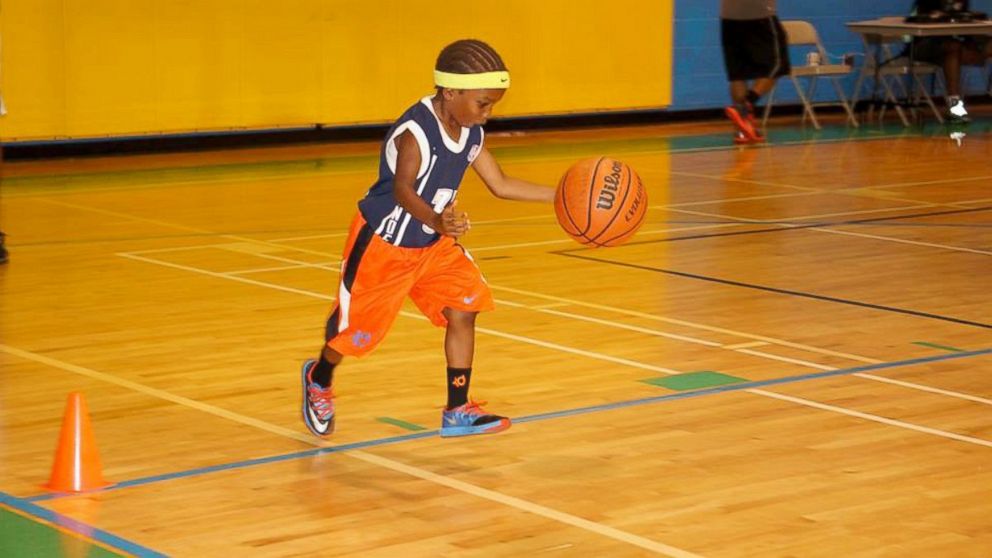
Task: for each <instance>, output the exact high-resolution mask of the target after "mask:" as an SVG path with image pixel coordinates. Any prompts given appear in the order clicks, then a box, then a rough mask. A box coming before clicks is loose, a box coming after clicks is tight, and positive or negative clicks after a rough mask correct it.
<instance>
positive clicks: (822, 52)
mask: <svg viewBox="0 0 992 558" xmlns="http://www.w3.org/2000/svg"><path fill="white" fill-rule="evenodd" d="M782 27H784V28H785V33H786V35H787V41H788V45H789V46H790V47H805V49H806V50H807V51H808V52H815V53H816V54H817V55H818V56H819V60H820V61H824V62H825V61H826V60H827V51H826V49H824V48H823V44H822V43H820V36H819V35H818V34H817V32H816V28H814V27H813V25H812V24H811V23H809V22H808V21H799V20H794V21H783V22H782ZM851 70H852V68H851V66H848V65H847V64H806V65H804V66H792V71H791V72H789V79H790V80H792V85H793V87H795V88H796V93H797V94H798V95H799V100H800V101H802V103H803V121H805V120H806V117H807V116H808V117H809V119H810V121H811V122H813V126H814V127H815V128H816V129H817V130H819V129H820V122H819V121H818V120H817V119H816V112H814V110H813V106H814V105H816V106H824V105H838V104H839V105H840V106H842V107H844V111H845V112H847V118H848V120H850V121H851V124H853V125H854V126H855V127H857V126H858V119H857V118H855V117H854V111H853V110H851V105H850V103H848V102H847V97H846V96H845V95H844V88H843V87H842V86H841V83H840V79H841V78H842V77H844V76H847V75H848V74H850V73H851ZM801 78H805V79H806V80H807V81H808V85H807V87H806V88H803V86H802V84H801V83H800V81H799V80H800V79H801ZM819 78H827V79H829V80H830V81H831V83H833V85H834V90H835V91H836V92H837V98H838V99H839V100H838V101H837V102H830V103H814V102H813V97H814V95H816V82H817V80H818V79H819ZM777 85H778V84H776V87H777ZM774 97H775V87H773V88H772V90H771V91H769V92H768V102H767V103H766V104H765V113H764V116H763V117H762V119H761V125H762V127H764V126H765V124H766V123H767V122H768V115H769V114H771V110H772V103H773V101H774Z"/></svg>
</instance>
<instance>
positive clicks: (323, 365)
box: [310, 355, 337, 389]
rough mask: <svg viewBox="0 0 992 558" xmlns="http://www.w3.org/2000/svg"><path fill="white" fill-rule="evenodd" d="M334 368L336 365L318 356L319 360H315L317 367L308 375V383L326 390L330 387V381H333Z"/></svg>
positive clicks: (322, 356)
mask: <svg viewBox="0 0 992 558" xmlns="http://www.w3.org/2000/svg"><path fill="white" fill-rule="evenodd" d="M335 366H337V365H335V364H331V362H330V361H328V360H326V359H324V355H320V359H319V360H317V366H315V367H314V369H313V372H311V373H310V381H311V382H313V383H315V384H317V385H318V386H320V387H322V388H324V389H327V388H328V387H330V385H331V380H333V379H334V367H335Z"/></svg>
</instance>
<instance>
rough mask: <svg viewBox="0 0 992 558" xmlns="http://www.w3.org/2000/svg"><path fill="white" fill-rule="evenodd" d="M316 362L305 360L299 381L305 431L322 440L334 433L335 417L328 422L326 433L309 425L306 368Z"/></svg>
mask: <svg viewBox="0 0 992 558" xmlns="http://www.w3.org/2000/svg"><path fill="white" fill-rule="evenodd" d="M316 362H317V361H316V360H314V359H310V360H307V361H305V362H304V363H303V368H302V369H301V370H300V381H301V382H302V384H303V409H302V410H303V424H305V425H307V430H309V431H310V432H311V433H312V434H313V435H314V436H320V437H321V438H323V437H324V436H330V435H331V434H333V433H334V419H335V418H336V417H331V420H330V422H329V423H328V424H327V432H323V433H321V432H320V431H318V430H316V429H315V428H314V427H313V425H312V424H310V415H309V414H308V413H307V388H308V387H309V385H308V382H307V368H309V367H310V365H311V364H313V363H316Z"/></svg>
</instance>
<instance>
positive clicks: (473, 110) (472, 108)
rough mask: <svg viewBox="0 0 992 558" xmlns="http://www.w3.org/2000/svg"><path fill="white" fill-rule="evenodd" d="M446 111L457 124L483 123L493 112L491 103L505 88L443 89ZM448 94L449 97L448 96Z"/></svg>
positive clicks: (494, 101)
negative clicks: (448, 102) (446, 102)
mask: <svg viewBox="0 0 992 558" xmlns="http://www.w3.org/2000/svg"><path fill="white" fill-rule="evenodd" d="M444 91H445V97H446V98H447V100H448V101H450V104H449V105H448V111H449V112H450V114H451V116H452V117H453V118H454V119H455V122H457V123H458V125H459V126H463V127H465V128H470V127H472V126H475V125H477V124H478V125H480V126H481V125H483V124H485V123H486V121H487V120H489V115H490V114H492V112H493V105H495V104H496V103H498V102H499V100H500V99H502V98H503V94H504V93H506V90H505V89H458V90H452V89H445V90H444ZM449 95H450V97H449Z"/></svg>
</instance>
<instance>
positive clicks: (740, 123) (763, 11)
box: [720, 0, 791, 143]
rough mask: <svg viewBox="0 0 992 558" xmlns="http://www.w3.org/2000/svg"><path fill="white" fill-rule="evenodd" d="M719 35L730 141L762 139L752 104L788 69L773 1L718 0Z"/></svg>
mask: <svg viewBox="0 0 992 558" xmlns="http://www.w3.org/2000/svg"><path fill="white" fill-rule="evenodd" d="M720 38H721V43H722V45H723V61H724V65H725V66H726V69H727V78H728V79H729V81H730V99H731V102H732V104H731V105H730V106H728V107H727V108H726V109H724V113H725V114H726V115H727V118H729V119H730V120H731V122H733V123H734V126H735V127H736V129H737V132H736V135H735V137H734V142H735V143H755V142H761V141H764V139H765V138H764V136H763V135H762V134H761V132H760V130H758V127H757V124H756V119H755V116H754V115H755V105H756V104H757V103H758V100H759V99H761V97H763V96H764V95H766V94H767V93H768V92H769V91H771V90H772V88H773V87H775V81H776V80H777V79H778V78H779V77H781V76H784V75H786V74H788V73H789V71H790V70H791V66H790V65H789V52H788V47H787V44H788V41H787V38H786V36H785V30H784V29H783V28H782V23H781V22H779V20H778V15H777V13H776V7H775V0H721V2H720Z"/></svg>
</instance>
